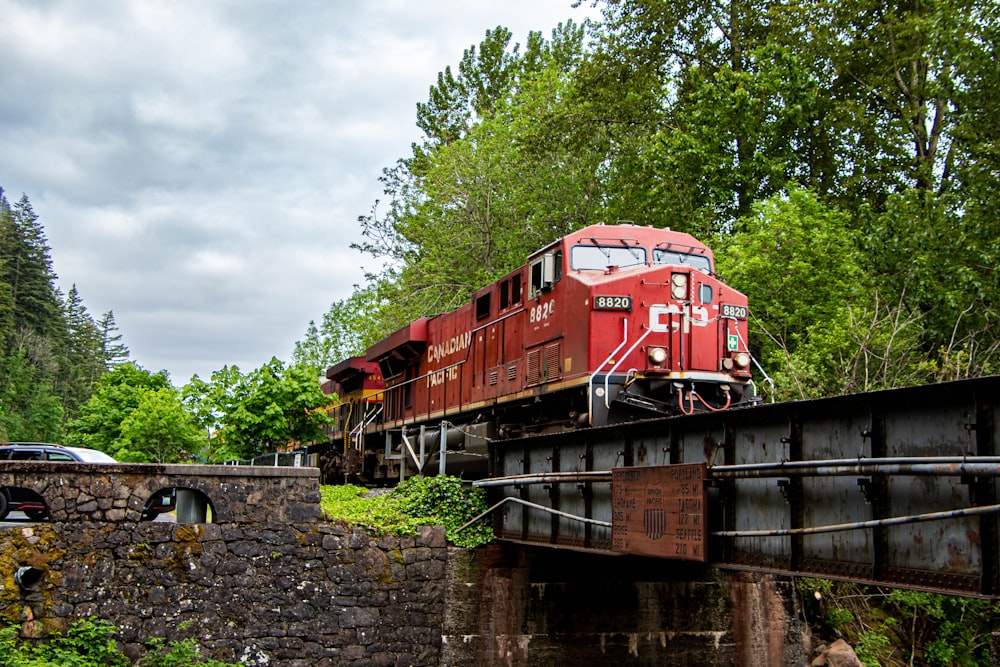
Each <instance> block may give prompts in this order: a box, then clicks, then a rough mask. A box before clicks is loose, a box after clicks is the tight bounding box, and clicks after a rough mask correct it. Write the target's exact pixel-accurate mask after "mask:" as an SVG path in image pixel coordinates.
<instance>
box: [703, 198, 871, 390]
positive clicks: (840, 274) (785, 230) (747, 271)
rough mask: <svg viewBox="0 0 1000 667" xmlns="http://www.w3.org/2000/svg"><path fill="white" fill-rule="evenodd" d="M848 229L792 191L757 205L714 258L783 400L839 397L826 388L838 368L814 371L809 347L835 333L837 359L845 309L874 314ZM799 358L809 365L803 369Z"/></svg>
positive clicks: (831, 344) (841, 217)
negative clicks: (738, 295)
mask: <svg viewBox="0 0 1000 667" xmlns="http://www.w3.org/2000/svg"><path fill="white" fill-rule="evenodd" d="M848 222H849V220H848V216H847V215H845V214H844V213H842V212H840V211H837V210H836V209H833V208H830V207H828V206H825V205H824V204H823V203H821V202H820V201H819V200H818V199H817V197H816V196H815V195H814V194H812V193H811V192H809V191H807V190H803V189H801V188H797V187H790V188H789V189H788V190H787V192H785V193H782V194H781V195H776V196H774V197H772V198H771V199H769V200H767V201H765V202H761V203H759V204H757V205H756V206H755V207H754V214H753V215H752V216H750V217H748V218H746V219H744V220H742V221H741V223H740V227H741V228H742V229H743V230H744V231H743V233H741V234H738V235H735V236H733V237H731V238H730V239H729V240H728V242H727V243H726V244H725V245H724V246H723V247H722V248H720V251H719V252H718V253H717V255H716V257H717V262H718V269H719V272H720V274H721V275H722V277H723V279H724V280H726V281H727V282H728V283H729V284H730V285H732V286H733V287H735V288H736V289H739V290H740V291H742V292H744V293H745V294H746V295H747V297H748V299H749V301H750V310H751V333H750V347H751V351H754V353H755V354H756V356H757V357H758V358H759V359H761V361H762V363H763V364H764V366H765V368H766V369H770V370H769V372H770V373H771V374H772V375H774V376H775V378H776V380H779V382H778V386H779V389H780V393H779V395H780V396H782V397H784V398H790V397H803V396H817V395H822V394H823V393H840V390H842V389H843V387H841V386H835V385H832V384H831V382H833V381H836V380H837V379H839V378H841V377H842V374H841V373H840V372H839V370H838V369H837V368H836V367H834V366H833V364H834V363H836V362H834V360H832V359H830V360H827V361H826V363H822V364H818V365H817V363H816V362H817V359H816V353H815V350H814V349H813V348H812V347H810V344H812V343H813V341H812V338H814V337H816V336H820V335H827V334H829V333H830V332H833V331H836V332H839V333H840V335H838V336H836V337H835V338H834V340H832V341H831V340H827V346H826V348H825V349H826V350H828V351H829V350H834V351H838V352H839V351H840V350H842V346H844V345H847V344H848V341H847V340H846V339H845V335H844V334H843V328H844V327H846V326H847V324H848V321H847V320H848V318H849V312H850V309H854V310H855V311H865V310H866V309H869V308H871V307H872V303H871V295H872V294H873V289H872V287H871V284H870V282H869V279H868V277H867V276H866V275H865V273H864V271H863V270H862V259H863V257H862V255H861V253H860V252H859V251H858V250H857V248H856V247H855V246H854V242H853V240H852V237H851V234H850V231H849V225H848ZM803 354H805V355H809V356H810V357H811V358H812V359H811V361H812V363H811V364H802V363H801V356H800V355H803ZM803 366H805V368H803ZM807 369H808V370H807ZM781 380H784V382H782V381H781ZM824 380H826V381H824ZM817 383H819V384H817Z"/></svg>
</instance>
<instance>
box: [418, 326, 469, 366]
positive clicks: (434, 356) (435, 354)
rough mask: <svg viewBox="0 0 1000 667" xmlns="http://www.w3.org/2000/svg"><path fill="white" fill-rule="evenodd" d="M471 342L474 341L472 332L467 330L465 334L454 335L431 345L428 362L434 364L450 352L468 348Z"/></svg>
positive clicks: (428, 349) (428, 350)
mask: <svg viewBox="0 0 1000 667" xmlns="http://www.w3.org/2000/svg"><path fill="white" fill-rule="evenodd" d="M470 343H472V332H471V331H467V332H466V333H464V334H459V335H458V336H452V337H451V338H449V339H447V340H445V341H444V342H441V343H438V344H437V345H431V346H429V347H428V348H427V362H428V363H431V364H432V363H434V362H435V361H437V360H439V359H444V358H445V357H447V356H448V355H449V354H454V353H456V352H461V351H462V350H465V349H468V347H469V344H470Z"/></svg>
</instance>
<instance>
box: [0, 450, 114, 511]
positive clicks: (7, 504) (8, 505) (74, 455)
mask: <svg viewBox="0 0 1000 667" xmlns="http://www.w3.org/2000/svg"><path fill="white" fill-rule="evenodd" d="M0 461H62V462H65V463H117V461H115V460H114V459H113V458H111V457H110V456H108V455H107V454H105V453H104V452H99V451H97V450H96V449H87V448H86V447H67V446H66V445H56V444H52V443H47V442H4V443H0ZM10 512H24V513H25V514H26V515H27V517H28V518H29V519H33V520H36V521H38V520H41V519H45V518H46V517H47V516H48V514H49V508H48V507H46V505H45V501H44V500H43V499H42V497H41V496H39V495H38V494H37V493H35V492H34V491H29V490H27V489H13V488H9V487H4V488H2V489H0V520H3V519H4V518H6V517H7V514H8V513H10Z"/></svg>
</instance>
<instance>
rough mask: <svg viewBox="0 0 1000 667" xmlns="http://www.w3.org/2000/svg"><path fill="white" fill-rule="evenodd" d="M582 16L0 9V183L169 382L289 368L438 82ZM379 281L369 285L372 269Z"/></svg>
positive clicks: (499, 7)
mask: <svg viewBox="0 0 1000 667" xmlns="http://www.w3.org/2000/svg"><path fill="white" fill-rule="evenodd" d="M587 12H589V15H591V16H593V15H594V13H595V12H594V11H593V10H592V9H591V10H587V9H586V8H584V9H573V8H572V7H571V0H542V1H541V2H539V1H538V0H530V1H529V0H506V1H504V0H479V1H477V2H473V3H470V2H459V1H458V0H442V1H440V2H435V3H414V2H407V1H404V0H389V1H384V2H380V3H342V2H328V1H326V0H294V1H291V2H278V1H277V0H273V1H269V0H229V1H217V2H201V1H199V0H39V1H35V0H0V15H2V16H3V17H4V20H3V21H2V22H0V61H2V62H4V67H3V68H0V90H3V91H4V94H3V95H2V96H0V145H2V146H3V151H2V152H0V187H3V188H4V189H5V190H6V192H7V196H8V198H9V199H12V200H16V199H17V198H19V197H20V195H21V193H22V192H23V193H25V194H27V195H28V196H29V198H30V199H31V201H32V204H33V206H34V208H35V211H36V213H38V214H39V216H40V221H41V223H42V224H43V225H44V227H45V231H46V234H47V236H48V239H49V244H50V246H51V248H52V258H53V263H54V267H55V270H56V272H57V273H58V274H59V284H60V286H61V288H62V289H63V291H64V292H65V291H68V290H69V287H70V285H72V284H76V285H77V287H78V290H79V292H80V294H81V296H82V297H83V299H84V304H85V305H86V306H87V308H88V310H89V311H90V312H91V313H92V314H94V315H95V316H99V315H100V314H101V313H104V312H107V311H108V310H113V311H114V313H115V318H116V320H117V322H118V325H119V328H120V331H121V333H122V334H123V339H124V343H125V344H126V345H127V346H128V347H129V348H130V350H131V352H132V357H133V359H134V360H135V361H137V362H138V363H140V364H141V365H143V366H144V367H146V368H149V369H151V370H160V369H166V370H168V371H170V373H171V376H172V378H173V380H174V382H175V383H177V384H181V383H184V382H186V381H187V380H188V379H189V378H190V377H191V375H193V374H195V373H197V374H198V375H200V376H202V377H203V378H207V377H208V376H209V375H210V374H211V372H212V371H214V370H217V369H219V368H222V366H224V365H238V366H240V367H241V368H243V369H245V370H249V369H252V368H256V367H258V366H260V365H261V364H263V363H265V362H266V361H268V360H269V359H270V358H271V357H272V356H276V357H278V358H280V359H284V360H287V359H288V358H289V357H290V354H291V350H292V348H293V345H294V343H295V341H296V340H299V339H301V338H302V336H303V334H304V332H305V328H306V326H307V324H308V322H309V320H316V321H319V320H320V319H321V318H322V316H323V314H324V313H325V312H326V310H327V308H328V307H329V306H330V304H331V303H332V302H333V301H335V300H338V299H342V298H345V297H347V296H349V295H350V292H351V288H352V285H353V284H355V283H359V282H361V281H362V280H363V271H362V268H361V265H362V264H363V263H366V264H368V265H371V263H372V261H373V260H371V258H367V257H364V256H362V255H360V254H359V253H357V252H356V251H353V250H351V249H350V247H349V246H350V244H351V242H353V241H357V240H359V238H360V233H359V228H358V225H357V218H358V216H361V215H364V214H367V213H368V212H369V210H370V209H371V207H372V205H373V204H374V202H375V201H376V200H377V199H379V198H380V197H381V196H382V191H381V184H380V183H379V181H378V177H379V176H380V174H381V170H382V169H383V168H384V167H389V166H391V165H392V164H393V163H394V162H395V161H396V160H397V159H398V158H400V157H405V156H406V155H407V154H408V153H409V147H410V144H411V143H412V142H414V141H417V140H418V139H419V130H418V129H417V128H416V126H415V124H414V123H415V109H416V104H417V103H418V102H422V101H424V100H425V99H426V97H427V92H428V89H429V87H430V86H431V85H433V84H434V82H435V80H436V77H437V73H438V72H440V71H442V70H443V69H444V68H445V67H448V66H452V67H454V66H455V65H456V64H457V63H458V61H459V60H460V58H461V56H462V52H463V51H464V50H465V49H466V48H468V47H469V46H471V45H473V44H478V43H479V42H480V41H481V40H482V38H483V36H484V35H485V32H486V30H488V29H492V28H495V27H496V26H498V25H504V26H506V27H508V28H510V29H511V30H512V32H513V33H514V38H515V40H517V41H519V42H521V43H524V41H525V40H526V38H527V33H528V31H529V30H541V31H543V32H544V34H546V36H547V35H548V34H549V33H550V31H551V29H552V28H554V27H555V26H556V24H557V23H558V22H560V21H563V20H565V19H567V18H573V19H574V20H577V21H581V20H582V19H583V17H585V16H586V15H587ZM368 268H373V267H371V266H369V267H368Z"/></svg>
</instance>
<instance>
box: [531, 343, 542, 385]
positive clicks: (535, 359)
mask: <svg viewBox="0 0 1000 667" xmlns="http://www.w3.org/2000/svg"><path fill="white" fill-rule="evenodd" d="M541 370H542V351H541V350H531V351H530V352H528V384H536V383H538V382H539V381H540V380H541V374H542V373H541Z"/></svg>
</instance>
